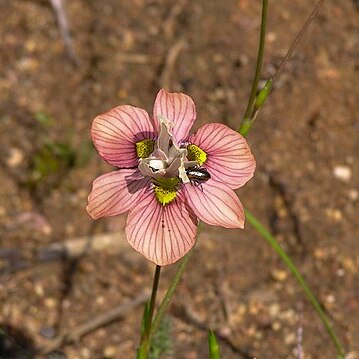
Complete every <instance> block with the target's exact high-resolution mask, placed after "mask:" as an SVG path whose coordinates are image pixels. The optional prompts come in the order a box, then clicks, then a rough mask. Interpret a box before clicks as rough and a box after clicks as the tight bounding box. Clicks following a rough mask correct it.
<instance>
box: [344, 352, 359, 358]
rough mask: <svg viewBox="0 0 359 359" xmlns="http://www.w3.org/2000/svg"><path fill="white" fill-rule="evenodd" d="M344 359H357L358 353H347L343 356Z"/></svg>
mask: <svg viewBox="0 0 359 359" xmlns="http://www.w3.org/2000/svg"><path fill="white" fill-rule="evenodd" d="M345 358H346V359H359V353H358V352H354V351H352V352H349V353H347V355H346V356H345Z"/></svg>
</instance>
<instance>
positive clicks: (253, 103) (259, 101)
mask: <svg viewBox="0 0 359 359" xmlns="http://www.w3.org/2000/svg"><path fill="white" fill-rule="evenodd" d="M324 1H325V0H318V2H317V3H316V5H315V6H314V8H313V10H312V12H311V14H310V15H309V17H308V18H307V20H306V21H305V23H304V24H303V26H302V28H301V29H300V31H299V33H298V34H297V35H296V37H295V38H294V41H293V43H292V45H291V46H290V48H289V49H288V51H287V53H286V54H285V56H284V57H283V59H282V61H281V62H280V64H279V66H278V69H277V71H276V72H275V74H274V75H273V76H272V78H270V79H269V80H268V81H267V82H266V84H265V85H264V87H263V88H262V89H261V90H260V91H259V93H258V95H257V94H256V92H255V91H256V90H257V87H258V83H257V85H256V86H255V87H253V88H252V93H251V97H250V100H249V103H248V106H247V110H246V113H245V115H244V118H243V121H242V122H241V124H240V127H239V130H238V132H239V133H240V134H241V135H242V136H244V137H245V136H247V134H248V132H249V131H250V129H251V127H252V125H253V123H254V121H255V120H256V118H257V116H258V112H259V110H260V109H261V107H262V106H263V104H264V102H265V100H266V98H267V97H268V96H269V94H270V93H271V92H272V88H273V85H274V83H275V82H276V80H277V78H278V77H279V75H280V74H281V73H282V71H283V69H284V67H285V65H286V63H287V62H288V60H289V59H290V58H291V57H292V55H293V53H294V51H295V50H296V49H297V47H298V45H299V43H300V42H301V40H302V39H303V36H304V35H305V33H306V32H307V30H308V28H309V26H310V24H311V23H312V22H313V20H314V18H315V17H316V16H317V15H318V13H319V10H320V7H321V6H322V5H323V3H324ZM262 16H263V14H262ZM263 31H264V32H265V29H264V30H263ZM261 33H262V29H261ZM259 48H261V47H259ZM263 52H264V40H263V50H262V55H263ZM257 71H259V72H258V73H257ZM259 76H260V67H259V66H258V61H257V68H256V76H255V78H258V80H259ZM254 90H255V91H254Z"/></svg>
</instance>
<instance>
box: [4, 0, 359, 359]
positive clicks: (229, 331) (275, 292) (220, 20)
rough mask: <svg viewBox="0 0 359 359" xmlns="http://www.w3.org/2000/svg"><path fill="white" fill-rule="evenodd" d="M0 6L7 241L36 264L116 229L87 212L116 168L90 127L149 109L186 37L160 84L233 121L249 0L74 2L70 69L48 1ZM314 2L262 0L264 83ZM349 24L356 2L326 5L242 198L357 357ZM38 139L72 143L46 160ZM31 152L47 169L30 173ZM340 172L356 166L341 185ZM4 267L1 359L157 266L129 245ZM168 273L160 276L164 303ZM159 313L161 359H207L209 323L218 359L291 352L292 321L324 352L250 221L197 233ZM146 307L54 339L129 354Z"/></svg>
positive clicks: (257, 132) (281, 92)
mask: <svg viewBox="0 0 359 359" xmlns="http://www.w3.org/2000/svg"><path fill="white" fill-rule="evenodd" d="M178 3H180V2H178ZM178 3H176V4H178ZM183 3H186V2H183ZM0 5H1V8H2V11H1V12H0V24H1V25H0V39H1V52H0V69H1V74H0V113H1V118H0V134H1V141H0V153H1V156H0V166H1V170H0V183H1V185H0V235H1V248H2V250H3V249H7V248H16V249H19V250H20V249H21V250H22V251H23V252H24V253H25V256H27V257H28V258H31V255H32V253H33V252H34V251H35V250H36V249H38V248H41V247H43V246H46V245H48V244H50V243H53V242H58V241H63V240H65V239H68V238H72V237H78V236H84V235H89V234H94V233H103V232H109V231H113V230H121V229H122V228H123V223H124V221H123V218H122V217H121V218H118V219H111V220H101V221H98V222H97V223H94V222H93V221H92V220H91V219H90V218H89V217H88V215H87V213H86V211H85V205H86V197H87V194H88V192H89V189H90V186H91V182H92V180H93V179H94V178H95V177H96V176H97V175H98V174H100V173H103V172H105V171H108V170H109V169H110V168H109V167H108V166H107V165H106V164H104V163H103V162H102V161H101V160H100V159H99V158H98V157H97V155H96V154H95V151H94V150H93V149H92V147H91V145H90V132H89V128H90V125H91V120H92V119H93V118H94V116H95V115H97V114H98V113H101V112H103V111H105V110H107V109H109V108H111V107H113V106H115V105H118V104H124V103H126V104H127V103H128V104H133V105H136V106H140V107H144V108H146V109H148V110H151V106H152V102H153V99H154V96H155V94H156V92H157V91H158V89H159V87H160V85H161V79H162V83H163V81H164V79H163V69H164V68H166V67H165V63H166V60H165V59H166V56H167V54H168V52H169V51H170V49H171V48H173V45H174V44H176V42H177V41H178V39H180V38H183V39H184V40H185V41H186V42H187V47H186V48H184V49H183V50H182V51H181V53H180V55H179V57H178V59H177V62H176V63H175V67H174V71H172V72H171V73H169V79H168V81H169V84H170V86H171V89H173V90H176V91H183V92H186V93H188V94H190V95H191V96H192V97H193V98H194V100H195V102H196V104H197V108H198V114H199V116H198V117H199V120H198V123H197V125H200V124H203V123H204V122H206V121H212V122H214V121H221V122H223V123H226V124H228V125H229V126H232V127H233V128H236V127H238V123H239V121H240V118H241V116H242V114H243V111H244V108H245V104H246V100H247V98H248V93H249V89H250V83H251V78H252V73H253V66H254V61H255V53H256V49H257V41H258V29H259V15H260V2H259V1H256V2H254V1H249V0H237V1H234V0H228V1H225V2H222V1H204V0H199V1H187V4H185V6H184V7H183V9H182V10H181V11H180V13H179V14H178V15H177V16H175V17H173V16H172V15H171V14H173V13H174V12H173V6H174V2H172V1H170V0H160V1H152V0H135V1H117V0H104V1H89V0H73V1H68V2H67V10H68V13H69V19H70V24H71V27H72V34H73V39H74V44H75V48H76V51H77V54H78V57H79V58H80V60H81V65H80V66H75V65H73V64H72V63H71V62H70V61H69V60H68V58H67V57H66V54H65V51H64V47H63V44H62V42H61V38H60V36H59V31H58V28H57V25H56V20H55V17H54V14H53V12H52V9H51V7H50V6H49V4H48V3H47V1H45V0H37V1H36V0H33V1H30V0H12V1H6V0H0ZM312 5H313V1H309V0H294V1H293V0H278V1H274V2H272V4H271V5H270V9H269V11H270V18H269V24H268V36H267V49H266V55H265V65H264V76H263V78H267V77H268V76H269V75H271V74H273V71H274V70H275V68H276V65H277V64H278V63H279V60H280V59H281V57H282V56H283V54H284V53H285V51H286V49H287V48H288V47H289V45H290V43H291V41H292V39H293V37H294V35H295V34H296V33H297V31H298V30H299V28H300V26H301V24H302V23H303V22H304V20H305V18H306V16H307V15H308V14H309V12H310V10H311V7H312ZM177 6H178V5H177ZM358 33H359V12H358V8H357V7H356V5H355V2H354V1H350V0H343V1H341V2H338V1H334V0H332V1H330V0H328V1H327V2H326V3H325V6H324V8H323V9H322V11H321V14H320V16H319V17H318V18H317V19H316V21H315V23H314V24H313V26H312V27H311V29H310V31H309V33H308V34H307V35H306V37H305V39H304V41H303V43H302V44H301V46H300V49H299V50H298V51H297V52H296V54H295V56H294V57H293V59H292V60H291V61H290V62H289V64H288V66H287V68H286V70H285V73H284V74H283V76H282V77H281V78H280V81H279V82H278V84H277V89H276V91H275V92H274V93H273V94H272V96H271V97H270V99H269V100H268V103H267V104H266V106H265V108H264V109H263V111H262V113H261V115H260V117H259V118H258V121H257V123H256V124H255V126H254V128H253V131H252V133H251V134H250V136H249V142H250V144H251V148H252V150H253V152H254V154H255V156H256V159H257V163H258V169H257V172H256V176H255V178H254V179H253V180H252V181H251V182H250V183H249V184H248V185H247V186H246V188H244V189H241V190H240V191H239V192H238V194H239V195H240V198H241V199H242V201H243V203H244V204H245V206H246V207H247V208H248V209H249V210H250V211H252V212H253V213H255V214H256V215H257V216H258V217H259V218H260V219H261V220H262V221H263V222H264V223H265V224H266V225H267V226H268V227H269V228H270V229H271V230H272V231H273V232H274V233H275V234H276V236H277V238H278V239H279V240H280V242H281V244H282V245H283V247H284V248H285V249H286V250H287V251H288V252H289V253H290V255H291V257H292V258H293V260H294V261H295V262H296V264H297V265H298V267H299V268H300V270H301V272H302V273H303V274H304V276H305V277H306V279H307V280H308V283H309V284H310V285H311V287H312V288H313V290H314V291H315V293H316V295H317V296H318V298H319V299H320V301H321V303H322V304H323V306H324V307H325V309H327V310H328V313H329V316H330V318H331V321H332V323H333V325H334V327H335V329H336V331H337V333H338V334H339V336H340V337H341V338H342V339H343V341H344V343H345V346H346V348H348V351H349V352H350V358H351V359H355V358H359V335H358V333H359V324H358V323H359V314H358V313H359V274H358V270H359V241H358V238H359V226H358V214H359V211H358V209H359V199H358V196H359V195H358V192H359V162H358V153H359V117H358V113H359V111H358V110H359V107H358V98H359V87H358V83H359V62H358V61H359V60H358V59H359V36H358ZM130 54H131V55H134V54H136V55H139V56H137V57H136V56H128V55H130ZM161 74H162V78H161ZM44 122H45V123H44ZM46 143H50V144H58V143H60V144H63V145H64V146H65V149H66V151H67V152H66V151H65V152H66V153H65V154H64V153H62V154H61V153H60V154H55V155H54V151H55V152H56V149H55V150H54V148H53V147H52V150H49V149H48V147H46ZM48 151H50V152H51V151H52V152H51V154H50V155H49V152H48ZM60 152H61V151H60ZM68 152H70V154H69V153H68ZM73 152H74V153H75V154H73ZM49 156H50V160H49V158H48V157H49ZM72 156H76V158H75V160H74V159H73V158H72ZM39 158H40V164H39V162H36V161H39V160H38V159H39ZM44 158H45V159H44ZM36 159H37V160H36ZM41 159H42V161H43V162H44V161H45V163H46V164H47V165H48V166H51V165H54V166H55V167H56V168H55V170H53V171H52V172H51V173H49V174H47V175H46V174H43V176H39V173H38V172H39V166H40V167H41ZM46 161H47V162H46ZM43 162H42V164H43ZM340 166H341V167H344V175H345V174H346V175H348V174H349V176H347V177H345V176H344V177H340V176H339V177H338V174H337V172H335V171H338V168H339V171H340V168H341V167H340ZM36 171H37V172H36ZM345 171H346V172H345ZM348 171H349V172H348ZM339 175H340V173H339ZM0 260H1V262H0V264H1V266H2V267H1V268H2V274H1V277H0V281H1V282H0V286H1V292H0V301H1V308H2V310H1V317H0V320H1V322H2V332H1V333H2V334H1V336H0V346H2V347H0V356H1V355H2V358H33V357H35V354H34V355H33V354H31V348H32V349H34V348H35V347H39V346H41V345H45V344H46V343H48V341H49V339H46V336H48V337H49V336H51V335H55V334H58V333H59V332H64V331H67V330H68V329H69V328H72V327H73V326H75V325H77V324H78V323H81V322H83V321H86V320H87V319H89V318H91V317H93V316H95V315H97V314H99V313H101V312H103V311H106V309H109V308H112V307H113V306H115V305H117V304H118V303H120V302H121V301H123V300H124V299H126V298H131V297H133V296H135V295H136V294H137V293H138V292H140V291H141V290H142V289H143V288H144V287H149V285H150V282H151V275H152V270H153V266H152V265H151V264H149V263H146V262H145V260H144V259H143V258H142V257H140V256H138V255H137V254H135V253H133V251H132V250H130V249H129V248H128V247H126V248H125V249H124V250H122V251H121V252H120V253H118V252H116V253H109V252H108V251H107V252H106V251H105V252H101V253H100V254H96V255H88V256H84V257H83V258H81V259H80V260H79V261H74V262H68V261H57V262H53V263H48V264H42V265H40V264H36V263H34V264H33V265H31V266H30V267H29V268H24V269H22V270H17V271H4V268H6V266H7V265H8V263H9V262H8V261H7V260H5V259H0ZM13 262H16V260H15V259H14V260H13ZM16 263H18V262H16ZM174 270H175V268H174V267H173V268H166V269H165V270H164V271H163V280H162V282H161V291H160V295H163V292H164V289H165V288H166V284H167V283H168V282H169V280H170V278H171V276H172V275H173V273H174ZM170 316H171V322H172V339H173V343H174V352H175V354H173V355H172V356H168V357H171V358H207V348H206V328H205V326H208V327H212V328H215V329H216V330H218V332H219V333H222V337H223V338H224V339H223V340H221V341H220V346H221V350H222V355H223V358H241V357H246V355H247V357H256V358H261V359H267V358H276V359H277V358H296V354H295V350H296V345H297V332H298V329H299V328H302V330H303V344H302V345H303V351H304V355H305V356H304V357H305V358H306V359H308V358H313V359H314V358H335V350H334V348H333V345H332V344H331V342H330V341H329V338H328V335H327V333H326V332H325V331H324V329H323V326H322V324H321V323H320V321H319V319H318V318H317V316H316V314H315V313H314V312H313V310H312V308H311V307H310V305H309V304H308V302H307V301H306V300H305V298H304V297H303V294H302V292H301V289H300V288H299V286H298V285H297V283H296V281H295V280H294V279H293V278H292V276H291V275H290V274H289V273H288V271H287V270H286V269H285V267H284V266H283V264H282V263H281V261H280V260H279V259H278V257H277V255H276V254H275V253H274V252H273V250H272V249H271V248H269V246H268V245H267V243H265V242H264V241H263V240H262V239H261V238H260V237H259V236H258V235H257V234H256V233H255V232H254V230H253V229H252V228H250V226H247V228H246V229H245V230H244V231H229V230H221V229H218V228H211V227H209V226H205V229H204V232H203V234H202V235H201V238H200V243H199V245H198V247H197V248H196V250H195V253H194V255H193V258H192V260H191V262H190V264H189V267H188V270H187V272H186V274H185V276H184V280H183V281H182V283H181V285H180V286H179V288H178V293H177V297H176V299H175V301H174V305H173V306H172V307H171V310H170ZM140 317H141V310H135V311H132V312H129V313H128V315H126V316H125V318H123V319H122V320H120V321H117V322H115V323H113V324H111V325H109V326H107V327H104V328H101V329H98V330H96V331H95V332H93V333H91V334H89V335H87V336H85V337H83V338H82V339H81V340H79V341H77V342H75V343H74V344H71V345H66V346H64V347H63V348H61V350H62V352H63V356H62V357H67V358H71V359H72V358H74V359H75V358H95V359H96V358H120V359H122V358H132V357H134V352H135V348H136V345H137V343H138V333H139V323H140ZM4 338H6V339H4ZM26 338H27V339H26ZM6 345H8V346H7V347H5V346H6ZM38 357H40V356H38ZM348 358H349V356H348Z"/></svg>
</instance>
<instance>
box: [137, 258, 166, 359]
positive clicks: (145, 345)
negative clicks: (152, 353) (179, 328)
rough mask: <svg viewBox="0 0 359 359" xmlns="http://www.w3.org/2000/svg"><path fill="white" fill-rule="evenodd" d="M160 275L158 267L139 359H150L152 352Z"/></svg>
mask: <svg viewBox="0 0 359 359" xmlns="http://www.w3.org/2000/svg"><path fill="white" fill-rule="evenodd" d="M160 275H161V266H159V265H156V270H155V275H154V277H153V285H152V293H151V299H150V302H149V306H148V309H147V310H146V312H145V320H144V329H143V334H142V338H141V344H140V347H139V349H138V353H137V358H138V359H147V358H148V352H149V350H150V344H151V340H150V331H151V324H152V318H153V312H154V310H155V303H156V295H157V289H158V283H159V281H160Z"/></svg>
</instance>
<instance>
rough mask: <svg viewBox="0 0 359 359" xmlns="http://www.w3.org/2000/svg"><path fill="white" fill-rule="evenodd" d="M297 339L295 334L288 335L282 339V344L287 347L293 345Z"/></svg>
mask: <svg viewBox="0 0 359 359" xmlns="http://www.w3.org/2000/svg"><path fill="white" fill-rule="evenodd" d="M296 340H297V338H296V335H295V333H289V334H287V335H286V336H285V337H284V342H285V344H287V345H291V344H294V343H295V342H296Z"/></svg>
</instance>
